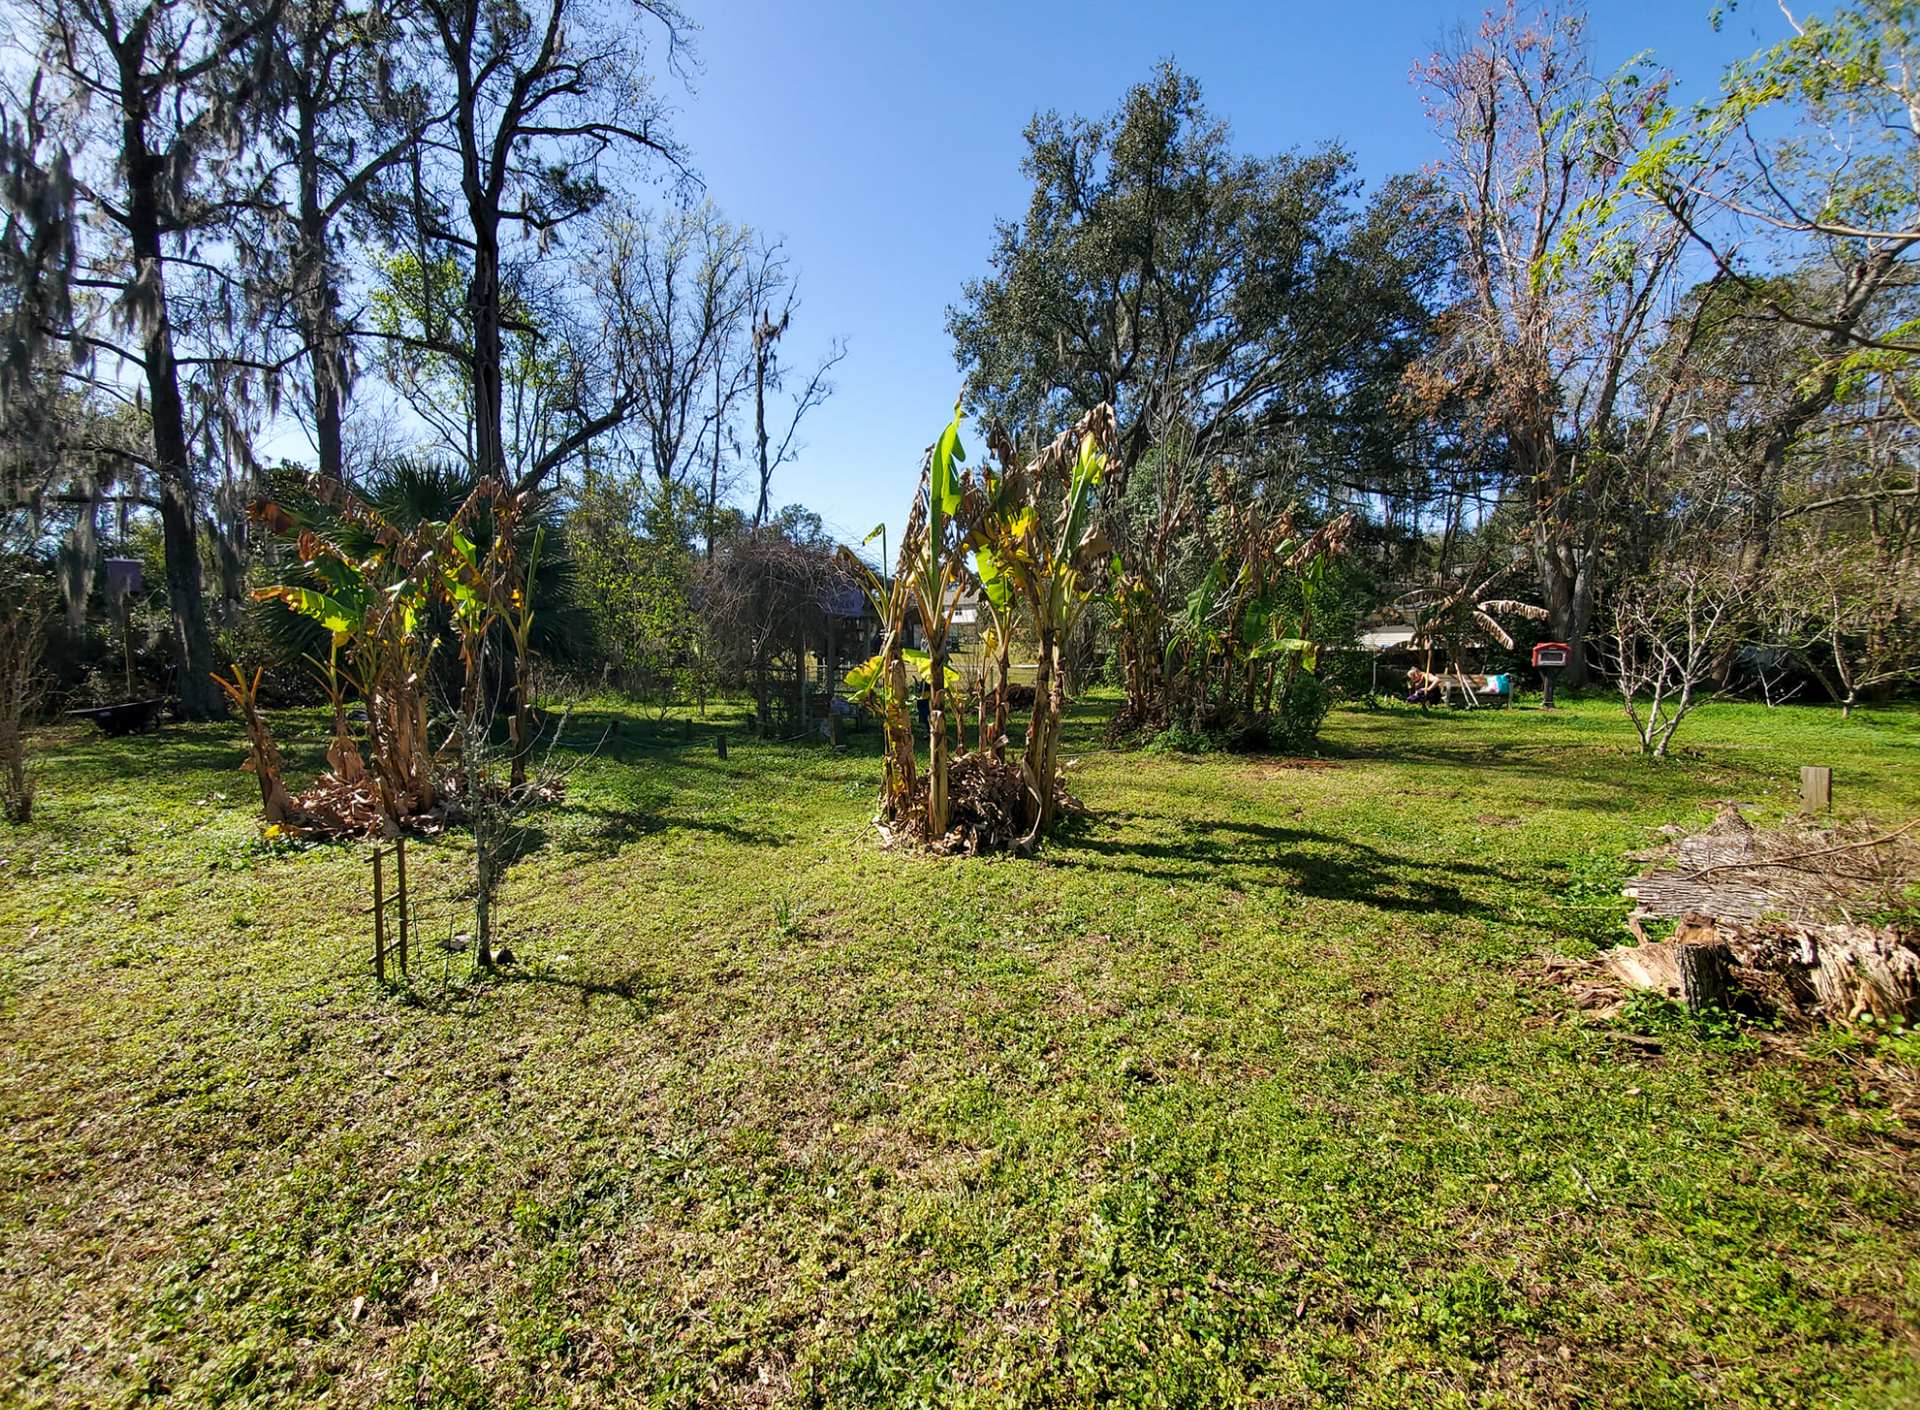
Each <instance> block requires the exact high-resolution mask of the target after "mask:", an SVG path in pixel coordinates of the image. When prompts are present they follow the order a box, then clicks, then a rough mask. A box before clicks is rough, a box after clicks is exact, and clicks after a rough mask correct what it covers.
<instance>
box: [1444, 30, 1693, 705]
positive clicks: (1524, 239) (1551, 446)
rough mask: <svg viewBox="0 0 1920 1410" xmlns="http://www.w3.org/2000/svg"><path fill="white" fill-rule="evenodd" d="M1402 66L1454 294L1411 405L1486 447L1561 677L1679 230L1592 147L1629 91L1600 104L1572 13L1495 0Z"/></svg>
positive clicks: (1591, 586)
mask: <svg viewBox="0 0 1920 1410" xmlns="http://www.w3.org/2000/svg"><path fill="white" fill-rule="evenodd" d="M1419 74H1420V78H1421V81H1422V83H1423V85H1424V87H1425V91H1426V95H1427V101H1428V108H1429V112H1430V114H1431V116H1432V117H1433V119H1434V122H1435V124H1436V126H1437V127H1438V128H1439V130H1440V136H1441V139H1442V142H1443V143H1444V145H1445V153H1446V154H1445V156H1444V158H1443V159H1442V162H1441V172H1442V178H1443V180H1444V181H1445V183H1446V185H1447V187H1448V188H1449V190H1450V191H1451V192H1452V194H1453V195H1454V197H1455V199H1456V201H1457V204H1458V209H1459V211H1460V218H1461V221H1462V226H1463V228H1462V236H1463V243H1464V246H1465V257H1464V259H1463V261H1462V266H1461V272H1462V275H1463V277H1464V282H1465V285H1466V288H1467V296H1466V298H1465V299H1464V300H1463V301H1462V303H1461V305H1460V306H1459V308H1458V309H1457V310H1456V318H1455V322H1454V326H1453V332H1454V337H1453V338H1452V339H1451V340H1450V341H1449V342H1447V343H1446V344H1445V345H1444V346H1443V348H1442V349H1441V350H1440V351H1439V352H1438V353H1437V354H1436V355H1435V356H1434V357H1432V358H1430V359H1429V360H1428V361H1427V363H1426V364H1425V365H1424V367H1423V369H1422V375H1421V376H1420V377H1419V378H1417V379H1416V382H1417V384H1419V390H1420V391H1421V393H1422V394H1423V399H1424V400H1426V401H1427V402H1428V403H1429V404H1438V403H1439V402H1441V401H1443V400H1445V399H1447V398H1450V397H1464V398H1465V399H1466V400H1467V402H1468V403H1469V404H1470V405H1471V406H1472V407H1474V408H1475V409H1476V411H1477V413H1478V417H1479V419H1480V421H1481V423H1482V428H1483V431H1484V434H1486V435H1487V436H1488V437H1489V438H1490V439H1496V440H1497V441H1498V442H1499V443H1501V444H1502V445H1503V446H1504V449H1505V452H1506V454H1507V457H1508V458H1509V462H1510V474H1511V481H1510V483H1511V485H1512V487H1513V489H1514V490H1515V492H1516V493H1517V494H1518V495H1519V496H1520V497H1521V499H1522V501H1523V502H1524V504H1525V505H1526V509H1527V516H1528V519H1529V521H1530V533H1529V537H1530V539H1531V547H1532V552H1533V558H1534V564H1535V567H1536V569H1537V571H1538V573H1539V577H1540V591H1541V596H1542V602H1543V605H1544V606H1545V608H1546V610H1547V613H1548V617H1549V620H1550V622H1551V630H1552V631H1553V633H1554V635H1555V636H1556V637H1558V638H1559V639H1561V640H1563V641H1565V642H1566V643H1567V644H1568V646H1569V648H1570V650H1571V652H1572V655H1573V660H1572V662H1571V664H1570V665H1569V667H1568V679H1569V681H1570V682H1571V683H1574V684H1577V683H1578V682H1579V681H1580V679H1581V678H1582V676H1583V674H1584V672H1585V670H1586V646H1585V639H1586V635H1587V630H1588V625H1589V622H1590V620H1591V617H1592V613H1593V608H1594V604H1595V602H1596V601H1597V600H1598V595H1599V590H1600V587H1601V581H1600V574H1601V570H1602V566H1603V563H1604V561H1605V555H1604V548H1605V537H1606V534H1607V531H1608V529H1609V527H1610V525H1611V524H1612V523H1613V522H1614V518H1615V513H1616V510H1617V509H1618V506H1619V500H1620V490H1621V482H1622V473H1623V471H1624V470H1625V469H1626V468H1627V467H1629V466H1632V465H1634V464H1636V463H1642V462H1644V460H1645V459H1646V457H1647V456H1648V455H1649V454H1650V453H1651V451H1652V448H1653V447H1654V446H1655V444H1656V443H1657V442H1658V439H1659V437H1660V436H1661V434H1662V432H1663V430H1664V429H1665V425H1666V417H1667V412H1668V410H1669V409H1670V405H1671V399H1672V396H1673V383H1672V380H1671V377H1670V376H1669V377H1665V378H1656V379H1653V381H1652V383H1651V385H1643V384H1642V382H1641V380H1640V379H1638V378H1636V375H1635V374H1636V372H1637V371H1638V369H1639V368H1640V367H1641V366H1642V365H1644V363H1645V361H1646V359H1647V356H1648V354H1649V351H1650V346H1651V345H1652V344H1653V343H1654V342H1656V341H1657V340H1658V339H1659V335H1660V334H1661V333H1662V331H1663V328H1662V322H1663V314H1664V312H1665V310H1666V301H1667V298H1668V296H1669V295H1670V293H1671V288H1672V280H1673V276H1674V273H1675V271H1676V268H1677V261H1678V256H1679V254H1680V252H1681V250H1682V249H1683V248H1684V247H1685V242H1686V234H1685V228H1684V226H1683V225H1682V224H1681V223H1680V222H1679V220H1678V219H1677V218H1675V217H1674V216H1673V215H1672V214H1671V213H1670V212H1669V211H1667V210H1666V209H1664V208H1663V207H1661V206H1660V205H1659V204H1658V203H1657V202H1651V201H1645V200H1627V199H1623V198H1622V194H1621V193H1620V191H1619V190H1618V189H1617V188H1616V185H1615V181H1616V177H1617V172H1618V167H1617V166H1616V165H1614V164H1613V163H1611V162H1610V161H1609V160H1608V159H1607V158H1606V155H1605V154H1606V153H1609V152H1614V151H1619V150H1623V149H1630V148H1631V147H1632V146H1633V145H1634V144H1635V142H1636V141H1637V140H1638V133H1639V125H1638V114H1639V113H1640V111H1641V110H1642V108H1643V107H1644V104H1645V96H1644V94H1642V95H1641V96H1640V106H1638V107H1637V106H1635V105H1634V104H1630V103H1625V102H1618V101H1613V98H1614V95H1613V94H1612V92H1611V91H1610V90H1609V89H1608V88H1607V87H1605V86H1604V85H1602V84H1601V83H1600V82H1599V80H1598V79H1597V78H1596V77H1595V75H1594V73H1593V71H1592V69H1591V67H1590V65H1589V63H1588V58H1587V49H1586V34H1585V21H1584V18H1583V17H1582V16H1580V15H1578V14H1576V13H1573V12H1543V13H1541V14H1539V15H1537V16H1529V15H1526V14H1523V13H1522V11H1521V10H1520V8H1519V6H1518V5H1517V4H1516V3H1514V0H1509V3H1508V4H1507V5H1506V7H1505V8H1504V9H1495V10H1490V11H1488V13H1487V17H1486V19H1485V21H1484V23H1483V24H1482V25H1481V27H1480V29H1479V31H1478V32H1477V33H1476V34H1475V35H1473V36H1472V37H1471V38H1470V39H1463V40H1462V41H1461V42H1459V43H1457V44H1455V45H1454V46H1452V47H1450V48H1449V49H1448V50H1446V51H1444V52H1442V53H1440V54H1436V55H1435V56H1434V57H1433V58H1432V59H1431V60H1429V61H1428V62H1427V63H1426V64H1424V65H1422V66H1421V69H1420V71H1419ZM1642 87H1644V88H1648V89H1651V90H1652V91H1655V92H1658V91H1660V90H1661V89H1662V88H1663V87H1664V80H1663V79H1656V80H1655V81H1654V82H1653V83H1652V84H1649V85H1642ZM1637 91H1638V90H1636V92H1637ZM1686 341H1687V340H1686V339H1684V338H1683V339H1682V340H1681V347H1682V348H1684V345H1685V343H1686ZM1672 352H1673V349H1672V347H1671V345H1669V354H1670V360H1673V359H1672V358H1671V354H1672ZM1636 392H1638V393H1639V394H1640V396H1639V400H1638V401H1637V402H1636Z"/></svg>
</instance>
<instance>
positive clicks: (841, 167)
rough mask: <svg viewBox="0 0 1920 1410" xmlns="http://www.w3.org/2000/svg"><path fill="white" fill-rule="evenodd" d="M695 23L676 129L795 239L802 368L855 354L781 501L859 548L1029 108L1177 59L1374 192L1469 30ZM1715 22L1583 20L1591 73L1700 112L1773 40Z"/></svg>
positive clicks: (896, 519) (1083, 16)
mask: <svg viewBox="0 0 1920 1410" xmlns="http://www.w3.org/2000/svg"><path fill="white" fill-rule="evenodd" d="M689 8H690V9H691V10H693V12H694V17H695V18H696V19H697V20H698V22H699V23H700V24H701V26H702V30H701V32H700V34H699V35H698V38H697V48H698V51H699V57H700V60H701V64H702V68H703V71H702V72H701V73H700V74H699V75H698V76H697V77H696V78H695V80H694V83H693V87H692V91H690V92H685V93H681V94H679V95H677V97H676V102H677V103H678V105H679V107H680V109H681V111H680V113H679V116H678V118H677V120H676V124H675V126H676V131H677V132H678V134H679V135H680V137H681V138H682V139H683V140H684V141H685V142H686V143H687V144H688V145H689V146H690V147H691V149H692V153H693V158H694V163H695V166H696V168H697V169H698V171H699V173H700V175H701V176H702V177H703V178H704V179H705V181H706V183H707V191H708V194H709V195H710V196H711V197H712V198H713V199H714V200H715V201H717V202H718V203H719V204H720V205H721V207H722V208H723V209H724V210H726V212H727V213H728V214H729V215H730V216H732V217H733V218H735V219H738V220H744V221H747V222H749V223H751V224H754V225H756V226H758V227H760V228H761V229H763V230H766V231H770V232H775V233H778V234H780V235H783V236H784V237H785V239H786V242H787V245H788V248H789V251H790V252H791V255H792V258H793V262H794V266H795V267H796V269H797V270H798V271H799V273H800V281H801V282H800V289H801V298H802V302H803V306H802V309H801V311H800V313H799V315H798V317H797V318H796V320H795V324H794V328H793V330H792V332H790V333H789V334H788V335H787V342H788V343H789V344H790V345H791V352H792V355H793V357H794V358H795V359H796V360H798V361H807V360H810V359H811V358H812V357H813V356H814V355H816V353H817V350H818V349H819V348H821V347H823V346H824V345H825V343H826V341H827V340H828V338H830V337H832V336H836V335H838V336H842V337H844V338H846V339H847V341H848V344H849V351H848V355H847V358H846V360H845V361H844V362H843V363H842V364H841V366H840V369H839V372H838V378H837V380H838V382H839V391H838V393H837V394H836V395H835V397H834V398H833V399H832V401H830V402H829V403H828V404H827V405H826V406H825V407H823V408H821V409H820V410H818V411H816V412H814V413H813V415H812V417H811V419H810V420H809V421H808V422H807V424H806V427H805V430H804V431H803V439H804V440H805V442H806V448H805V449H804V450H803V451H802V453H801V455H800V458H799V459H798V461H797V462H795V463H794V464H791V465H788V466H786V467H784V468H783V469H782V470H781V472H780V473H779V475H778V476H777V478H776V480H775V484H774V502H775V503H776V504H784V503H794V502H798V503H803V504H805V505H807V506H808V507H810V508H812V509H815V510H817V511H818V512H819V513H820V514H821V515H822V516H823V517H824V518H825V519H826V520H827V522H828V524H829V526H830V527H832V528H834V529H836V530H837V531H838V532H839V533H840V534H841V535H842V536H843V537H851V538H853V539H856V540H857V539H858V538H860V537H862V536H864V535H865V534H866V532H867V531H868V530H869V529H870V528H872V527H873V525H874V524H875V523H877V522H878V521H880V520H881V519H883V518H884V519H886V520H887V521H888V522H889V523H890V524H892V525H893V526H894V527H895V529H896V530H897V528H898V526H899V524H900V523H901V521H902V520H903V519H904V518H905V511H906V507H907V499H908V497H909V495H910V494H911V492H912V487H913V483H914V477H915V474H916V471H917V466H918V460H919V454H920V451H921V449H922V448H923V447H924V446H925V445H926V444H927V443H928V442H929V441H931V440H932V439H933V438H934V437H935V436H936V435H937V434H938V432H939V429H940V427H941V426H942V425H943V424H944V423H945V419H946V416H947V414H948V412H949V410H950V408H951V407H952V405H953V399H954V396H955V394H956V392H957V391H958V388H959V383H960V376H959V373H958V372H957V370H956V369H955V367H954V362H953V355H952V347H951V344H950V342H949V340H948V338H947V336H946V332H945V313H946V309H947V307H948V305H949V304H951V303H954V302H956V301H957V300H958V299H959V297H960V294H961V289H962V286H963V285H964V284H965V282H966V281H967V280H968V279H971V278H976V277H978V276H979V275H980V274H982V273H984V272H985V271H986V269H987V257H988V254H989V251H990V248H991V241H992V232H993V222H994V220H995V218H996V217H1018V216H1019V215H1020V214H1021V212H1022V211H1023V210H1024V209H1025V205H1026V196H1027V192H1026V188H1025V186H1024V184H1023V182H1022V179H1021V177H1020V171H1019V164H1020V159H1021V155H1022V151H1023V144H1022V141H1021V136H1020V134H1021V130H1022V129H1023V128H1024V127H1025V125H1026V123H1027V121H1028V119H1029V118H1030V117H1031V116H1032V115H1033V113H1034V112H1035V111H1036V110H1044V109H1047V108H1057V109H1059V110H1060V111H1061V112H1062V113H1082V114H1094V113H1100V112H1105V111H1108V110H1110V109H1111V108H1113V107H1114V106H1115V105H1116V104H1117V102H1118V100H1119V98H1120V96H1121V94H1122V93H1123V92H1124V91H1125V90H1126V89H1127V88H1128V87H1129V86H1130V85H1132V84H1134V83H1136V82H1139V81H1140V80H1141V79H1142V78H1144V77H1145V76H1146V75H1147V74H1148V72H1149V70H1150V69H1151V68H1152V66H1153V65H1154V64H1155V63H1156V62H1158V61H1159V60H1160V59H1162V58H1164V57H1172V58H1174V59H1176V60H1177V61H1178V62H1179V63H1180V65H1181V66H1182V67H1183V68H1185V69H1186V70H1187V71H1188V72H1190V73H1192V74H1193V75H1194V76H1195V77H1197V78H1198V79H1199V80H1200V82H1201V84H1202V86H1203V88H1204V90H1205V94H1206V99H1207V102H1208V105H1209V107H1210V108H1211V109H1212V110H1213V112H1214V113H1215V114H1216V116H1218V117H1221V118H1224V119H1226V120H1227V121H1228V122H1229V123H1230V124H1231V125H1232V128H1233V133H1234V138H1235V142H1236V145H1237V146H1238V147H1239V148H1240V149H1241V150H1244V151H1249V152H1259V153H1271V152H1274V151H1280V150H1284V149H1287V148H1292V147H1302V148H1306V147H1312V146H1314V145H1316V144H1318V143H1320V142H1323V141H1326V140H1329V139H1336V138H1337V139H1339V140H1340V141H1342V142H1343V143H1345V144H1346V146H1347V147H1348V148H1349V149H1350V150H1351V151H1352V152H1353V153H1354V155H1355V157H1356V159H1357V162H1358V166H1359V170H1360V172H1361V174H1362V175H1363V176H1364V177H1365V178H1366V179H1367V181H1368V183H1369V185H1372V184H1374V183H1376V182H1377V181H1378V180H1380V179H1381V178H1383V177H1386V176H1388V175H1391V174H1393V173H1395V172H1399V171H1407V170H1412V169H1414V168H1417V167H1419V166H1422V165H1424V164H1426V163H1427V162H1429V161H1431V160H1432V159H1433V158H1434V157H1435V156H1436V155H1437V152H1436V148H1435V144H1434V141H1433V137H1432V133H1431V130H1430V128H1429V126H1428V123H1427V120H1426V118H1425V116H1424V114H1423V112H1422V109H1421V104H1420V101H1419V97H1418V95H1417V93H1416V92H1415V90H1414V88H1413V86H1412V84H1411V83H1410V82H1409V80H1408V74H1409V70H1410V69H1411V68H1412V66H1413V65H1414V64H1415V63H1416V62H1417V61H1418V60H1420V59H1421V58H1423V57H1424V56H1426V55H1427V54H1429V53H1431V52H1432V50H1433V49H1434V47H1435V44H1436V42H1437V41H1439V40H1440V39H1441V38H1443V37H1444V36H1445V35H1446V34H1447V33H1448V32H1450V31H1451V30H1453V29H1455V28H1457V27H1459V26H1461V25H1463V24H1465V25H1469V26H1471V25H1476V24H1477V23H1478V20H1479V16H1480V13H1481V11H1480V9H1479V8H1477V7H1473V6H1456V5H1453V4H1449V3H1442V2H1441V0H1425V3H1414V2H1413V0H1350V3H1346V4H1326V5H1322V4H1300V3H1237V4H1235V3H1220V2H1219V0H1208V2H1205V3H1185V4H1179V3H1173V4H1169V3H1164V0H1163V3H1154V4H1143V3H1135V0H1107V3H1102V4H1092V3H1081V2H1080V0H1074V2H1073V3H1046V4H1042V3H1032V4H1008V3H1000V0H994V2H993V3H979V4H971V5H947V4H898V3H894V4H882V3H875V0H812V3H792V0H712V3H709V4H705V5H700V4H698V3H697V0H696V3H694V4H693V5H690V7H689ZM1708 14H1709V5H1708V4H1707V3H1703V2H1702V0H1677V3H1668V4H1660V3H1652V2H1651V0H1616V3H1605V4H1600V5H1597V6H1596V7H1594V9H1593V10H1592V11H1591V12H1590V32H1591V34H1592V37H1593V43H1594V52H1595V59H1596V61H1597V63H1598V64H1599V65H1600V66H1602V67H1603V68H1612V67H1614V66H1616V65H1618V64H1619V63H1622V62H1624V61H1626V60H1627V59H1629V58H1630V57H1632V56H1633V55H1634V54H1635V53H1637V52H1639V51H1640V50H1643V49H1651V50H1653V51H1655V53H1656V54H1657V56H1658V57H1659V58H1660V60H1661V61H1662V62H1664V63H1666V64H1667V65H1669V66H1670V67H1671V68H1672V69H1673V70H1674V71H1675V73H1676V75H1677V76H1678V77H1679V79H1680V80H1681V89H1680V92H1681V96H1682V97H1687V98H1692V97H1704V96H1706V95H1708V94H1710V93H1711V92H1712V91H1713V90H1714V88H1715V87H1716V86H1717V83H1718V79H1719V74H1720V71H1721V69H1722V67H1723V66H1724V64H1725V63H1726V62H1727V61H1728V60H1729V59H1732V58H1738V57H1741V56H1744V55H1746V54H1749V53H1752V52H1753V51H1754V50H1755V49H1757V48H1760V47H1762V46H1763V45H1765V44H1769V43H1772V42H1774V41H1775V40H1777V39H1779V38H1780V37H1781V36H1782V35H1784V34H1785V33H1786V32H1787V31H1786V27H1785V21H1784V19H1783V18H1782V16H1781V15H1780V13H1779V12H1778V11H1777V10H1775V9H1774V8H1773V7H1772V6H1771V5H1757V4H1754V3H1751V0H1749V3H1748V4H1746V5H1744V6H1742V7H1741V8H1740V9H1739V10H1738V11H1736V12H1735V13H1734V14H1732V15H1730V16H1728V17H1727V18H1726V20H1725V22H1724V24H1723V27H1722V31H1721V32H1720V33H1717V34H1716V33H1715V32H1714V30H1713V28H1712V26H1711V25H1710V23H1709V20H1708Z"/></svg>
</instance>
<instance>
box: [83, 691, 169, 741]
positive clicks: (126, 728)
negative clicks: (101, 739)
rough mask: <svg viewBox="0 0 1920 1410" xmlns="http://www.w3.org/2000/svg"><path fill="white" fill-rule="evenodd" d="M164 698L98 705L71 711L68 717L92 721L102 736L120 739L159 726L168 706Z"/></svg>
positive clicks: (157, 697)
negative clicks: (161, 713)
mask: <svg viewBox="0 0 1920 1410" xmlns="http://www.w3.org/2000/svg"><path fill="white" fill-rule="evenodd" d="M166 703H167V702H166V698H165V697H164V696H156V697H155V698H153V699H152V700H123V701H121V702H120V703H119V704H118V705H96V706H94V707H93V708H92V709H88V710H69V711H67V715H68V717H69V718H71V719H76V720H92V721H93V722H94V723H95V724H96V725H98V726H100V732H101V733H102V734H108V735H112V736H114V737H115V738H118V737H119V736H120V735H123V734H138V733H139V732H140V731H141V730H144V729H149V728H151V727H152V726H153V725H155V724H157V723H158V722H159V719H160V711H161V709H162V708H163V707H164V706H165V705H166Z"/></svg>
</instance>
